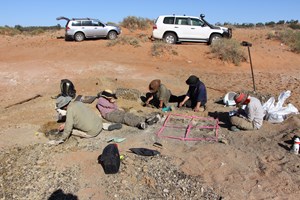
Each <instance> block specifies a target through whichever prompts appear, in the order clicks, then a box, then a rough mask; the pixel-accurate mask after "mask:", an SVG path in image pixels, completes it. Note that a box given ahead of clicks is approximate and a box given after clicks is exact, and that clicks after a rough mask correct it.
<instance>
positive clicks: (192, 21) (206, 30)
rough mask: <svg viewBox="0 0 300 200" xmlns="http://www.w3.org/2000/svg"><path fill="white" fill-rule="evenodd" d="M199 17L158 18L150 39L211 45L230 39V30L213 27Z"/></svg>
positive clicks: (171, 42)
mask: <svg viewBox="0 0 300 200" xmlns="http://www.w3.org/2000/svg"><path fill="white" fill-rule="evenodd" d="M204 17H205V16H204V15H200V18H199V17H193V16H185V15H162V16H159V17H158V18H157V19H156V21H155V25H154V26H153V32H152V37H153V38H154V39H162V40H164V41H165V42H166V43H169V44H175V43H177V42H206V43H207V44H211V43H212V42H213V41H214V40H216V39H219V38H221V37H226V38H231V37H232V30H231V29H230V28H226V27H219V26H213V25H211V24H209V23H208V22H207V21H205V20H204Z"/></svg>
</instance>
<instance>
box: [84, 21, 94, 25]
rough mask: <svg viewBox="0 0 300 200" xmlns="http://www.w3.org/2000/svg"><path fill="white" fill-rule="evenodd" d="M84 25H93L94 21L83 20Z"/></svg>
mask: <svg viewBox="0 0 300 200" xmlns="http://www.w3.org/2000/svg"><path fill="white" fill-rule="evenodd" d="M82 26H93V24H92V21H90V20H88V21H82Z"/></svg>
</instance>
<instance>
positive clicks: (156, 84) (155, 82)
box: [149, 79, 160, 92]
mask: <svg viewBox="0 0 300 200" xmlns="http://www.w3.org/2000/svg"><path fill="white" fill-rule="evenodd" d="M159 86H160V80H159V79H155V80H153V81H151V82H150V84H149V90H150V92H157V91H158V88H159Z"/></svg>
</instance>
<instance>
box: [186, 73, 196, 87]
mask: <svg viewBox="0 0 300 200" xmlns="http://www.w3.org/2000/svg"><path fill="white" fill-rule="evenodd" d="M198 81H199V78H198V77H197V76H195V75H191V76H190V77H189V78H188V79H187V80H186V81H185V83H186V84H187V85H195V84H196V83H197V82H198Z"/></svg>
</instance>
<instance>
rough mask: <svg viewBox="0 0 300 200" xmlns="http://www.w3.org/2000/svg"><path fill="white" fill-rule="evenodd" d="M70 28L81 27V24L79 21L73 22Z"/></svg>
mask: <svg viewBox="0 0 300 200" xmlns="http://www.w3.org/2000/svg"><path fill="white" fill-rule="evenodd" d="M72 26H81V22H80V21H73V22H72Z"/></svg>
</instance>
